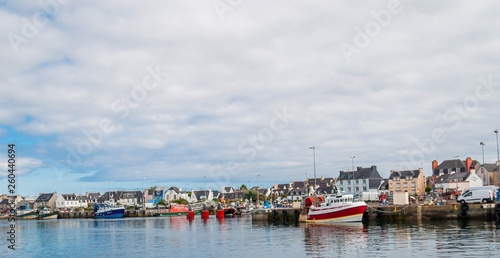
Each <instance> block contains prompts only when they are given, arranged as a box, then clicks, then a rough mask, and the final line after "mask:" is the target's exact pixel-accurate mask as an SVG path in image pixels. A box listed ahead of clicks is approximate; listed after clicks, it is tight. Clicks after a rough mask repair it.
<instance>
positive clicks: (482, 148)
mask: <svg viewBox="0 0 500 258" xmlns="http://www.w3.org/2000/svg"><path fill="white" fill-rule="evenodd" d="M479 144H480V145H481V151H482V153H483V164H481V166H482V167H484V145H485V144H484V142H480V143H479Z"/></svg>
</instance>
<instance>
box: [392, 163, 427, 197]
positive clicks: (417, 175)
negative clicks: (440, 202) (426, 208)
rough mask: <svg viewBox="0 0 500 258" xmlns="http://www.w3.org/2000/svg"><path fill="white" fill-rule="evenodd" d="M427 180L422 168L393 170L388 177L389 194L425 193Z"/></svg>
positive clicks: (419, 194) (421, 194)
mask: <svg viewBox="0 0 500 258" xmlns="http://www.w3.org/2000/svg"><path fill="white" fill-rule="evenodd" d="M425 186H426V180H425V175H424V170H423V169H422V168H419V169H416V170H402V171H394V170H391V175H390V176H389V179H388V187H389V195H393V193H395V192H407V193H408V194H409V195H412V196H424V195H425Z"/></svg>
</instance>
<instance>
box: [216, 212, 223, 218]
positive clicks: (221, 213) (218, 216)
mask: <svg viewBox="0 0 500 258" xmlns="http://www.w3.org/2000/svg"><path fill="white" fill-rule="evenodd" d="M216 217H217V218H218V219H223V218H224V210H217V214H216Z"/></svg>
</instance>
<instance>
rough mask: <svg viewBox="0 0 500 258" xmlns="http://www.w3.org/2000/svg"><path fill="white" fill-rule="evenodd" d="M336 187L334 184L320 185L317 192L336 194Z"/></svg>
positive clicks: (320, 193)
mask: <svg viewBox="0 0 500 258" xmlns="http://www.w3.org/2000/svg"><path fill="white" fill-rule="evenodd" d="M336 191H337V189H336V187H334V186H331V185H330V186H320V187H318V188H316V194H319V195H334V194H336Z"/></svg>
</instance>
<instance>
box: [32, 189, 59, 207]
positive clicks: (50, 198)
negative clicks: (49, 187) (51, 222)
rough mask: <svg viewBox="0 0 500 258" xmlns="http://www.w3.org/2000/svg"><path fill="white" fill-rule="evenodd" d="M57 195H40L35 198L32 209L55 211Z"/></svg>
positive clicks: (54, 193)
mask: <svg viewBox="0 0 500 258" xmlns="http://www.w3.org/2000/svg"><path fill="white" fill-rule="evenodd" d="M56 200H57V193H56V192H53V193H42V194H40V195H39V196H38V198H36V200H35V203H34V207H33V208H34V209H42V208H48V209H50V210H51V211H54V210H55V209H56Z"/></svg>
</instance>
